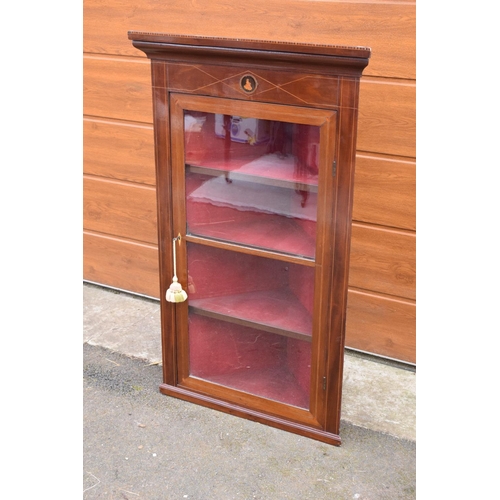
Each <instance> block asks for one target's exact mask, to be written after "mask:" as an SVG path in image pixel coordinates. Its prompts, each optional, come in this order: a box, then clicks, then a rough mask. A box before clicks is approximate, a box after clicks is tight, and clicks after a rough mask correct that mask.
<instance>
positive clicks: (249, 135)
mask: <svg viewBox="0 0 500 500" xmlns="http://www.w3.org/2000/svg"><path fill="white" fill-rule="evenodd" d="M169 105H170V130H171V161H172V200H173V207H172V221H173V234H172V237H173V238H176V237H177V238H178V239H177V240H176V242H175V245H176V270H177V276H178V279H179V282H180V283H181V285H182V287H183V289H184V290H185V291H186V292H187V295H188V299H187V300H186V301H185V302H180V303H177V304H175V306H174V307H175V325H176V327H175V328H176V334H175V337H176V345H175V352H176V370H177V386H178V387H180V388H183V389H185V390H186V391H190V392H191V393H192V394H198V395H200V397H205V398H207V400H210V401H212V402H213V405H214V406H216V403H215V401H221V402H224V403H227V404H230V405H237V406H238V407H239V408H247V409H248V410H249V411H250V410H251V411H256V412H259V413H262V414H267V415H271V416H274V417H275V418H282V419H287V420H292V421H294V422H297V423H298V424H304V425H307V426H312V427H315V428H318V429H323V428H325V425H326V419H327V401H326V391H325V387H326V380H327V376H328V375H327V367H328V366H329V364H328V359H327V358H328V355H330V356H331V355H332V350H331V347H330V348H329V340H330V320H329V318H330V315H331V313H330V289H331V279H332V278H331V277H332V274H333V266H334V255H333V248H334V244H333V241H334V234H335V231H334V230H335V227H334V220H335V214H334V207H335V206H336V203H335V196H336V194H335V189H334V186H335V178H334V165H335V160H336V157H335V156H336V129H337V127H336V121H337V111H334V110H322V109H311V108H301V107H297V106H285V105H278V104H266V103H259V102H251V101H243V100H235V99H223V98H217V97H203V96H190V95H184V94H175V93H172V94H170V103H169ZM328 353H329V354H328ZM333 355H335V353H333Z"/></svg>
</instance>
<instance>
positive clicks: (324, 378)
mask: <svg viewBox="0 0 500 500" xmlns="http://www.w3.org/2000/svg"><path fill="white" fill-rule="evenodd" d="M323 390H324V391H326V377H323Z"/></svg>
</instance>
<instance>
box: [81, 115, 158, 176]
mask: <svg viewBox="0 0 500 500" xmlns="http://www.w3.org/2000/svg"><path fill="white" fill-rule="evenodd" d="M83 144H84V157H83V172H84V173H85V174H90V175H96V176H101V177H108V178H110V179H117V180H123V181H130V182H137V183H142V184H148V185H150V186H155V185H156V176H155V163H154V162H155V158H154V134H153V127H152V126H143V125H136V124H132V125H131V124H128V123H123V122H111V121H103V120H96V119H85V120H84V121H83Z"/></svg>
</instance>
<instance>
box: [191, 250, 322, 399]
mask: <svg viewBox="0 0 500 500" xmlns="http://www.w3.org/2000/svg"><path fill="white" fill-rule="evenodd" d="M187 248H188V294H189V352H190V353H189V366H190V375H192V376H195V377H198V378H202V379H205V380H208V381H210V382H214V383H217V384H220V385H223V386H226V387H230V388H233V389H237V390H240V391H244V392H247V393H250V394H254V395H257V396H261V397H264V398H268V399H272V400H275V401H280V402H283V403H287V404H290V405H294V406H298V407H301V408H309V394H310V389H309V384H310V371H311V338H312V313H313V299H314V297H313V293H314V267H309V266H302V265H298V264H291V263H287V262H283V261H278V260H274V259H267V258H263V257H257V256H255V255H248V254H243V253H239V252H232V251H228V250H222V249H218V248H212V247H208V246H205V245H198V244H193V243H188V245H187Z"/></svg>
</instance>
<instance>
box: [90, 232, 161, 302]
mask: <svg viewBox="0 0 500 500" xmlns="http://www.w3.org/2000/svg"><path fill="white" fill-rule="evenodd" d="M83 279H85V280H87V281H92V282H95V283H101V284H104V285H107V286H110V287H113V288H119V289H122V290H133V291H134V292H135V293H140V294H143V295H147V296H149V297H153V298H158V297H159V293H160V290H159V278H158V248H157V247H155V246H153V245H146V244H141V243H137V242H133V241H127V240H123V239H119V238H112V237H109V236H104V235H99V234H93V233H92V232H88V231H84V233H83Z"/></svg>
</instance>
